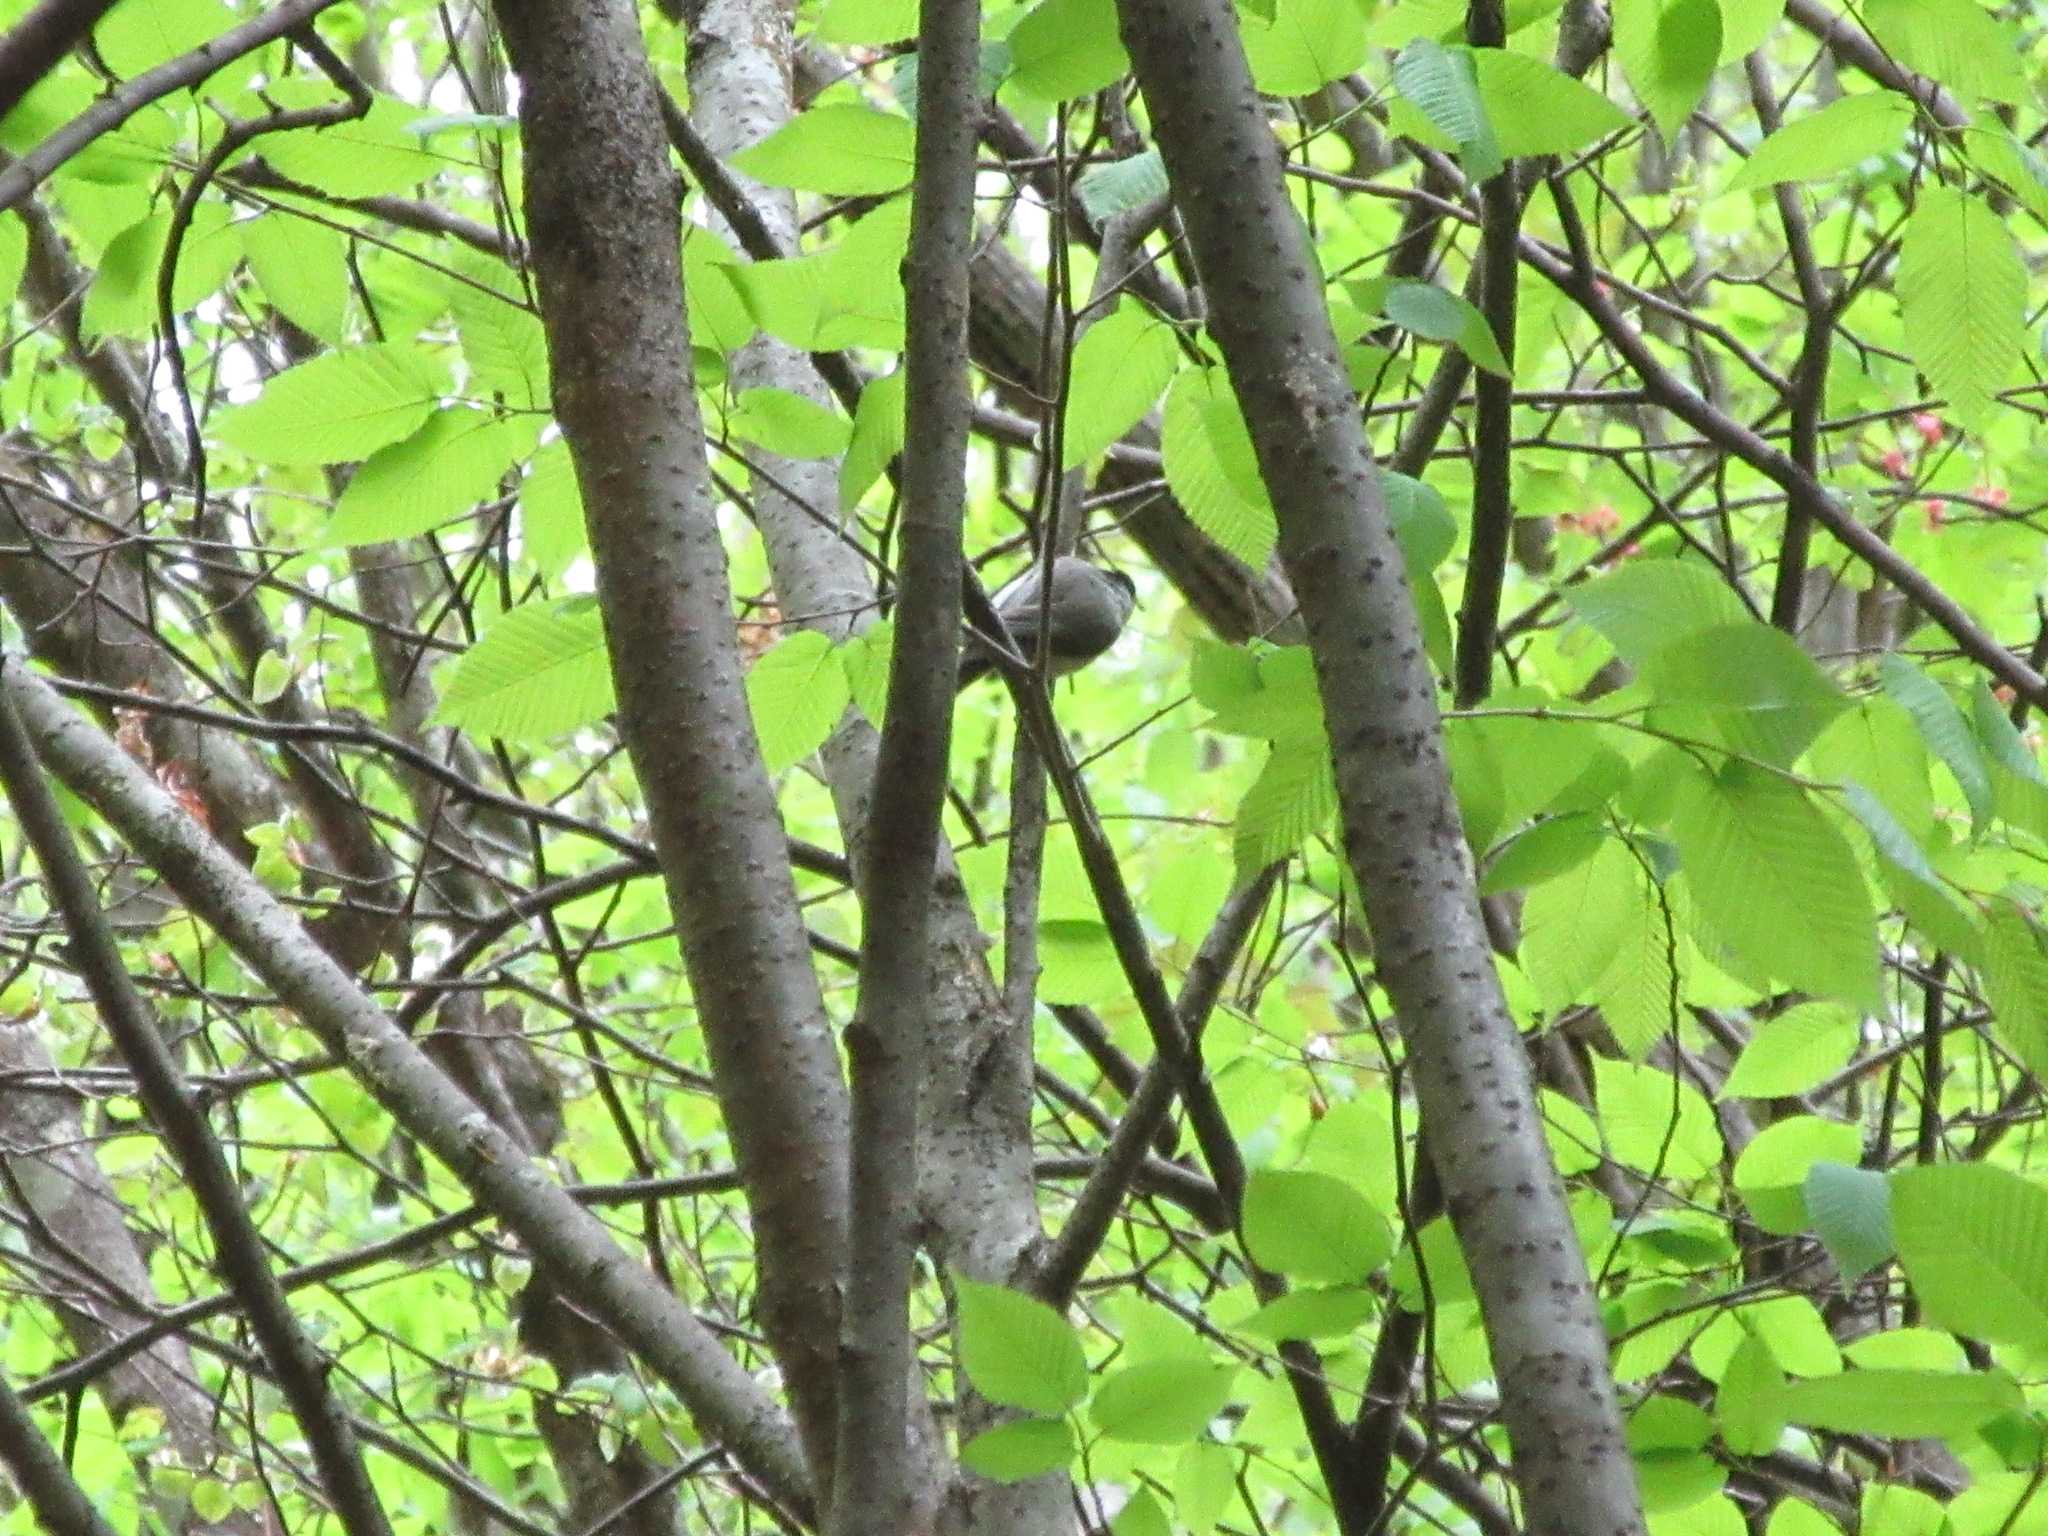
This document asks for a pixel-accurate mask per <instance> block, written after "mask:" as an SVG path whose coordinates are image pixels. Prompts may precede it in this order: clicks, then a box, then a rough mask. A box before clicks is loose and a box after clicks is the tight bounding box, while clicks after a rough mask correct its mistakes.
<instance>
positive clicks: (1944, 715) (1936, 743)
mask: <svg viewBox="0 0 2048 1536" xmlns="http://www.w3.org/2000/svg"><path fill="white" fill-rule="evenodd" d="M1877 675H1878V680H1879V681H1880V682H1882V683H1883V685H1884V691H1885V692H1886V693H1887V694H1888V695H1890V696H1891V698H1892V700H1893V702H1895V703H1896V704H1898V705H1899V706H1900V707H1901V708H1902V709H1904V710H1905V711H1906V713H1907V714H1908V715H1910V716H1911V717H1912V720H1913V723H1914V725H1916V726H1918V727H1919V728H1920V738H1921V740H1923V741H1925V742H1926V743H1927V747H1928V750H1929V751H1931V752H1933V754H1934V755H1935V756H1936V757H1938V758H1940V759H1941V761H1942V762H1943V763H1944V764H1946V765H1947V767H1948V771H1949V772H1950V773H1951V774H1953V775H1955V781H1956V783H1957V785H1958V786H1960V787H1961V789H1962V791H1963V798H1964V799H1965V800H1966V801H1968V802H1969V806H1970V819H1971V821H1972V822H1973V823H1974V824H1975V825H1976V826H1977V827H1978V828H1980V829H1981V828H1982V827H1984V826H1985V825H1986V824H1988V823H1989V822H1990V820H1991V816H1992V809H1993V807H1992V798H1991V775H1990V770H1989V768H1988V766H1987V765H1986V763H1985V761H1984V753H1983V749H1982V747H1981V746H1980V745H1979V743H1978V740H1977V733H1976V732H1975V731H1973V730H1972V729H1971V728H1970V723H1969V721H1968V720H1966V719H1965V718H1964V717H1963V711H1962V709H1961V707H1960V706H1958V705H1957V703H1956V701H1955V700H1954V699H1952V698H1951V697H1949V693H1948V690H1947V689H1945V688H1943V687H1942V686H1941V684H1939V683H1937V682H1936V681H1935V680H1934V679H1933V678H1931V677H1929V676H1928V675H1927V674H1926V673H1925V672H1922V671H1921V670H1920V669H1919V668H1918V667H1916V666H1914V665H1913V664H1912V663H1911V662H1910V661H1908V660H1906V658H1905V657H1903V656H1901V655H1899V654H1898V653H1897V652H1888V653H1887V654H1886V655H1885V656H1884V657H1883V658H1881V659H1880V660H1879V662H1878V664H1877Z"/></svg>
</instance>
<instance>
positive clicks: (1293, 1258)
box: [1240, 1168, 1394, 1285]
mask: <svg viewBox="0 0 2048 1536" xmlns="http://www.w3.org/2000/svg"><path fill="white" fill-rule="evenodd" d="M1240 1225H1241V1229H1242V1231H1243V1233H1244V1245H1245V1248H1246V1249H1247V1251H1249V1252H1250V1254H1251V1256H1252V1260H1253V1262H1254V1263H1256V1264H1258V1265H1259V1266H1260V1267H1261V1268H1263V1269H1269V1270H1272V1271H1273V1272H1274V1273H1275V1274H1281V1275H1286V1276H1287V1277H1288V1278H1289V1279H1292V1280H1300V1281H1304V1282H1306V1283H1308V1284H1311V1285H1352V1284H1356V1283H1357V1282H1359V1281H1361V1280H1363V1279H1364V1278H1365V1277H1366V1276H1367V1275H1369V1274H1371V1273H1372V1272H1373V1271H1374V1270H1376V1269H1378V1268H1379V1267H1380V1266H1381V1265H1382V1264H1384V1263H1386V1262H1387V1260H1388V1259H1389V1258H1391V1257H1392V1256H1393V1252H1394V1235H1393V1233H1392V1231H1391V1230H1389V1228H1388V1226H1387V1221H1386V1218H1385V1217H1384V1216H1382V1215H1381V1214H1380V1213H1379V1212H1378V1211H1376V1210H1374V1209H1373V1208H1372V1205H1371V1204H1370V1203H1369V1202H1368V1201H1367V1200H1366V1198H1365V1196H1364V1195H1362V1194H1360V1193H1359V1192H1358V1191H1357V1190H1356V1189H1354V1188H1353V1187H1352V1186H1351V1185H1349V1184H1347V1183H1345V1182H1344V1181H1343V1180H1342V1179H1338V1178H1334V1177H1332V1176H1331V1175H1329V1174H1327V1173H1312V1172H1309V1171H1306V1170H1301V1169H1296V1170H1283V1169H1273V1168H1266V1169H1261V1170H1260V1171H1258V1172H1257V1173H1254V1174H1253V1175H1252V1176H1251V1178H1250V1179H1249V1180H1247V1181H1246V1184H1245V1191H1244V1211H1243V1215H1242V1217H1241V1222H1240Z"/></svg>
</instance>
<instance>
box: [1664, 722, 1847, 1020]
mask: <svg viewBox="0 0 2048 1536" xmlns="http://www.w3.org/2000/svg"><path fill="white" fill-rule="evenodd" d="M1672 830H1673V832H1674V834H1675V835H1676V837H1677V840H1678V846H1679V849H1680V851H1681V854H1682V856H1683V859H1684V879H1685V883H1686V887H1687V889H1688V890H1689V891H1690V892H1691V894H1692V898H1693V901H1694V903H1695V906H1696V909H1697V911H1698V914H1699V919H1700V921H1701V922H1702V924H1703V925H1704V926H1705V927H1706V928H1707V929H1708V931H1709V932H1711V933H1712V934H1713V935H1714V936H1715V937H1717V938H1718V939H1719V940H1720V941H1721V942H1722V943H1723V944H1726V945H1727V946H1728V948H1729V949H1731V950H1733V951H1734V953H1735V954H1736V956H1737V957H1738V958H1739V959H1741V960H1742V961H1743V962H1745V963H1746V964H1748V965H1749V966H1752V967H1754V968H1755V969H1756V970H1758V971H1760V972H1762V973H1764V974H1766V975H1768V976H1770V977H1771V978H1772V979H1774V980H1776V981H1780V982H1783V983H1785V984H1787V985H1789V986H1794V987H1801V988H1804V989H1806V990H1808V991H1811V992H1815V993H1818V994H1820V995H1821V996H1824V997H1834V998H1839V999H1841V1000H1842V1001H1845V1002H1850V1003H1855V1004H1857V1005H1858V1006H1864V1007H1875V1006H1876V1004H1877V1001H1878V990H1877V913H1876V911H1875V909H1874V908H1873V907H1872V905H1871V900H1870V891H1869V888H1868V887H1867V886H1866V885H1865V884H1864V881H1863V873H1862V871H1861V870H1860V869H1859V868H1858V867H1857V864H1856V856H1855V854H1854V853H1853V852H1851V851H1850V848H1849V844H1848V842H1847V841H1846V840H1845V839H1844V838H1843V836H1842V834H1841V833H1840V832H1838V831H1836V830H1835V828H1834V826H1833V825H1832V824H1831V823H1830V822H1829V821H1828V819H1827V818H1826V817H1825V816H1824V815H1822V814H1821V812H1820V810H1819V808H1818V807H1817V806H1815V805H1814V803H1813V802H1812V800H1810V799H1809V798H1808V797H1807V794H1806V792H1805V791H1803V790H1801V789H1799V788H1797V787H1796V786H1794V785H1791V784H1788V783H1786V782H1785V781H1784V780H1782V779H1780V778H1778V777H1776V776H1775V775H1773V774H1769V773H1766V772H1763V771H1761V770H1759V769H1754V768H1750V767H1748V766H1746V765H1744V764H1742V763H1739V762H1738V763H1733V764H1731V765H1730V766H1729V767H1728V769H1727V770H1726V771H1724V772H1723V773H1721V774H1720V775H1719V776H1717V777H1715V778H1712V779H1701V780H1698V781H1695V782H1694V783H1692V784H1690V785H1688V786H1687V787H1686V790H1685V792H1684V793H1682V794H1681V797H1680V803H1679V808H1678V815H1677V817H1676V820H1675V821H1674V823H1673V827H1672Z"/></svg>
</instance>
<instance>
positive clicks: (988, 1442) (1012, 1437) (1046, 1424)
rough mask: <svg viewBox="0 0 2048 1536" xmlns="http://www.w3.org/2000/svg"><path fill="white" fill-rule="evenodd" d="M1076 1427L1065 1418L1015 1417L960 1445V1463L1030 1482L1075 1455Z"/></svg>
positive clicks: (988, 1474) (1007, 1478)
mask: <svg viewBox="0 0 2048 1536" xmlns="http://www.w3.org/2000/svg"><path fill="white" fill-rule="evenodd" d="M1074 1451H1075V1445H1074V1431H1073V1428H1072V1426H1070V1425H1069V1424H1068V1423H1067V1421H1066V1420H1065V1419H1013V1420H1012V1421H1011V1422H1010V1423H1008V1424H998V1425H997V1426H996V1427H995V1428H994V1429H989V1430H984V1431H982V1433H980V1434H978V1435H976V1436H975V1437H974V1438H973V1439H972V1440H970V1441H968V1442H967V1443H966V1444H965V1445H963V1446H961V1447H960V1464H961V1465H962V1466H964V1467H966V1468H967V1469H968V1470H969V1471H970V1472H977V1473H979V1474H980V1475H981V1476H983V1477H986V1478H992V1479H993V1480H995V1481H996V1482H999V1483H1022V1482H1028V1481H1030V1480H1031V1479H1032V1478H1034V1477H1043V1476H1044V1475H1045V1474H1046V1473H1048V1472H1056V1471H1058V1470H1059V1469H1060V1468H1061V1467H1064V1466H1065V1465H1066V1464H1067V1463H1068V1462H1070V1461H1072V1460H1073V1459H1074Z"/></svg>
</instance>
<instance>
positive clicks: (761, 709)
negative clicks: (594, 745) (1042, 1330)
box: [747, 629, 1029, 1407]
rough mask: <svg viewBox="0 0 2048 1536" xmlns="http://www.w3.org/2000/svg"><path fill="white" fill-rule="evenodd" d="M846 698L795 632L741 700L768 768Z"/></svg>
mask: <svg viewBox="0 0 2048 1536" xmlns="http://www.w3.org/2000/svg"><path fill="white" fill-rule="evenodd" d="M851 697H852V694H851V692H850V690H849V689H848V688H847V684H846V670H845V668H844V667H842V666H841V665H840V662H839V656H838V653H837V652H836V651H835V650H834V649H833V647H832V641H831V640H830V639H829V638H828V637H827V636H825V635H822V634H820V633H818V632H817V631H816V630H813V629H800V630H798V631H797V632H796V633H794V634H792V635H789V636H788V637H786V638H785V639H783V640H782V641H781V642H780V643H779V644H777V645H776V647H775V648H774V649H773V650H771V651H769V652H768V654H767V655H765V656H763V657H762V658H761V659H760V660H759V661H757V662H755V663H754V665H753V666H752V667H751V668H749V669H748V672H747V703H748V705H749V707H750V708H751V709H752V711H753V716H754V734H755V735H756V736H758V737H759V738H760V741H761V757H762V760H763V761H764V762H766V763H767V765H768V771H769V772H770V773H781V772H783V771H784V770H785V769H789V768H793V767H795V766H796V765H797V764H798V763H799V762H801V761H802V760H803V759H804V758H806V757H809V756H810V755H811V754H812V753H813V752H815V751H817V750H818V748H819V747H821V746H823V745H824V744H825V738H826V737H828V736H830V735H831V734H832V728H833V727H834V726H836V725H837V724H838V723H839V717H840V716H841V715H843V714H845V713H846V706H847V703H848V701H849V700H850V699H851ZM1016 1406H1018V1407H1026V1406H1029V1405H1028V1404H1021V1403H1020V1404H1018V1405H1016Z"/></svg>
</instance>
